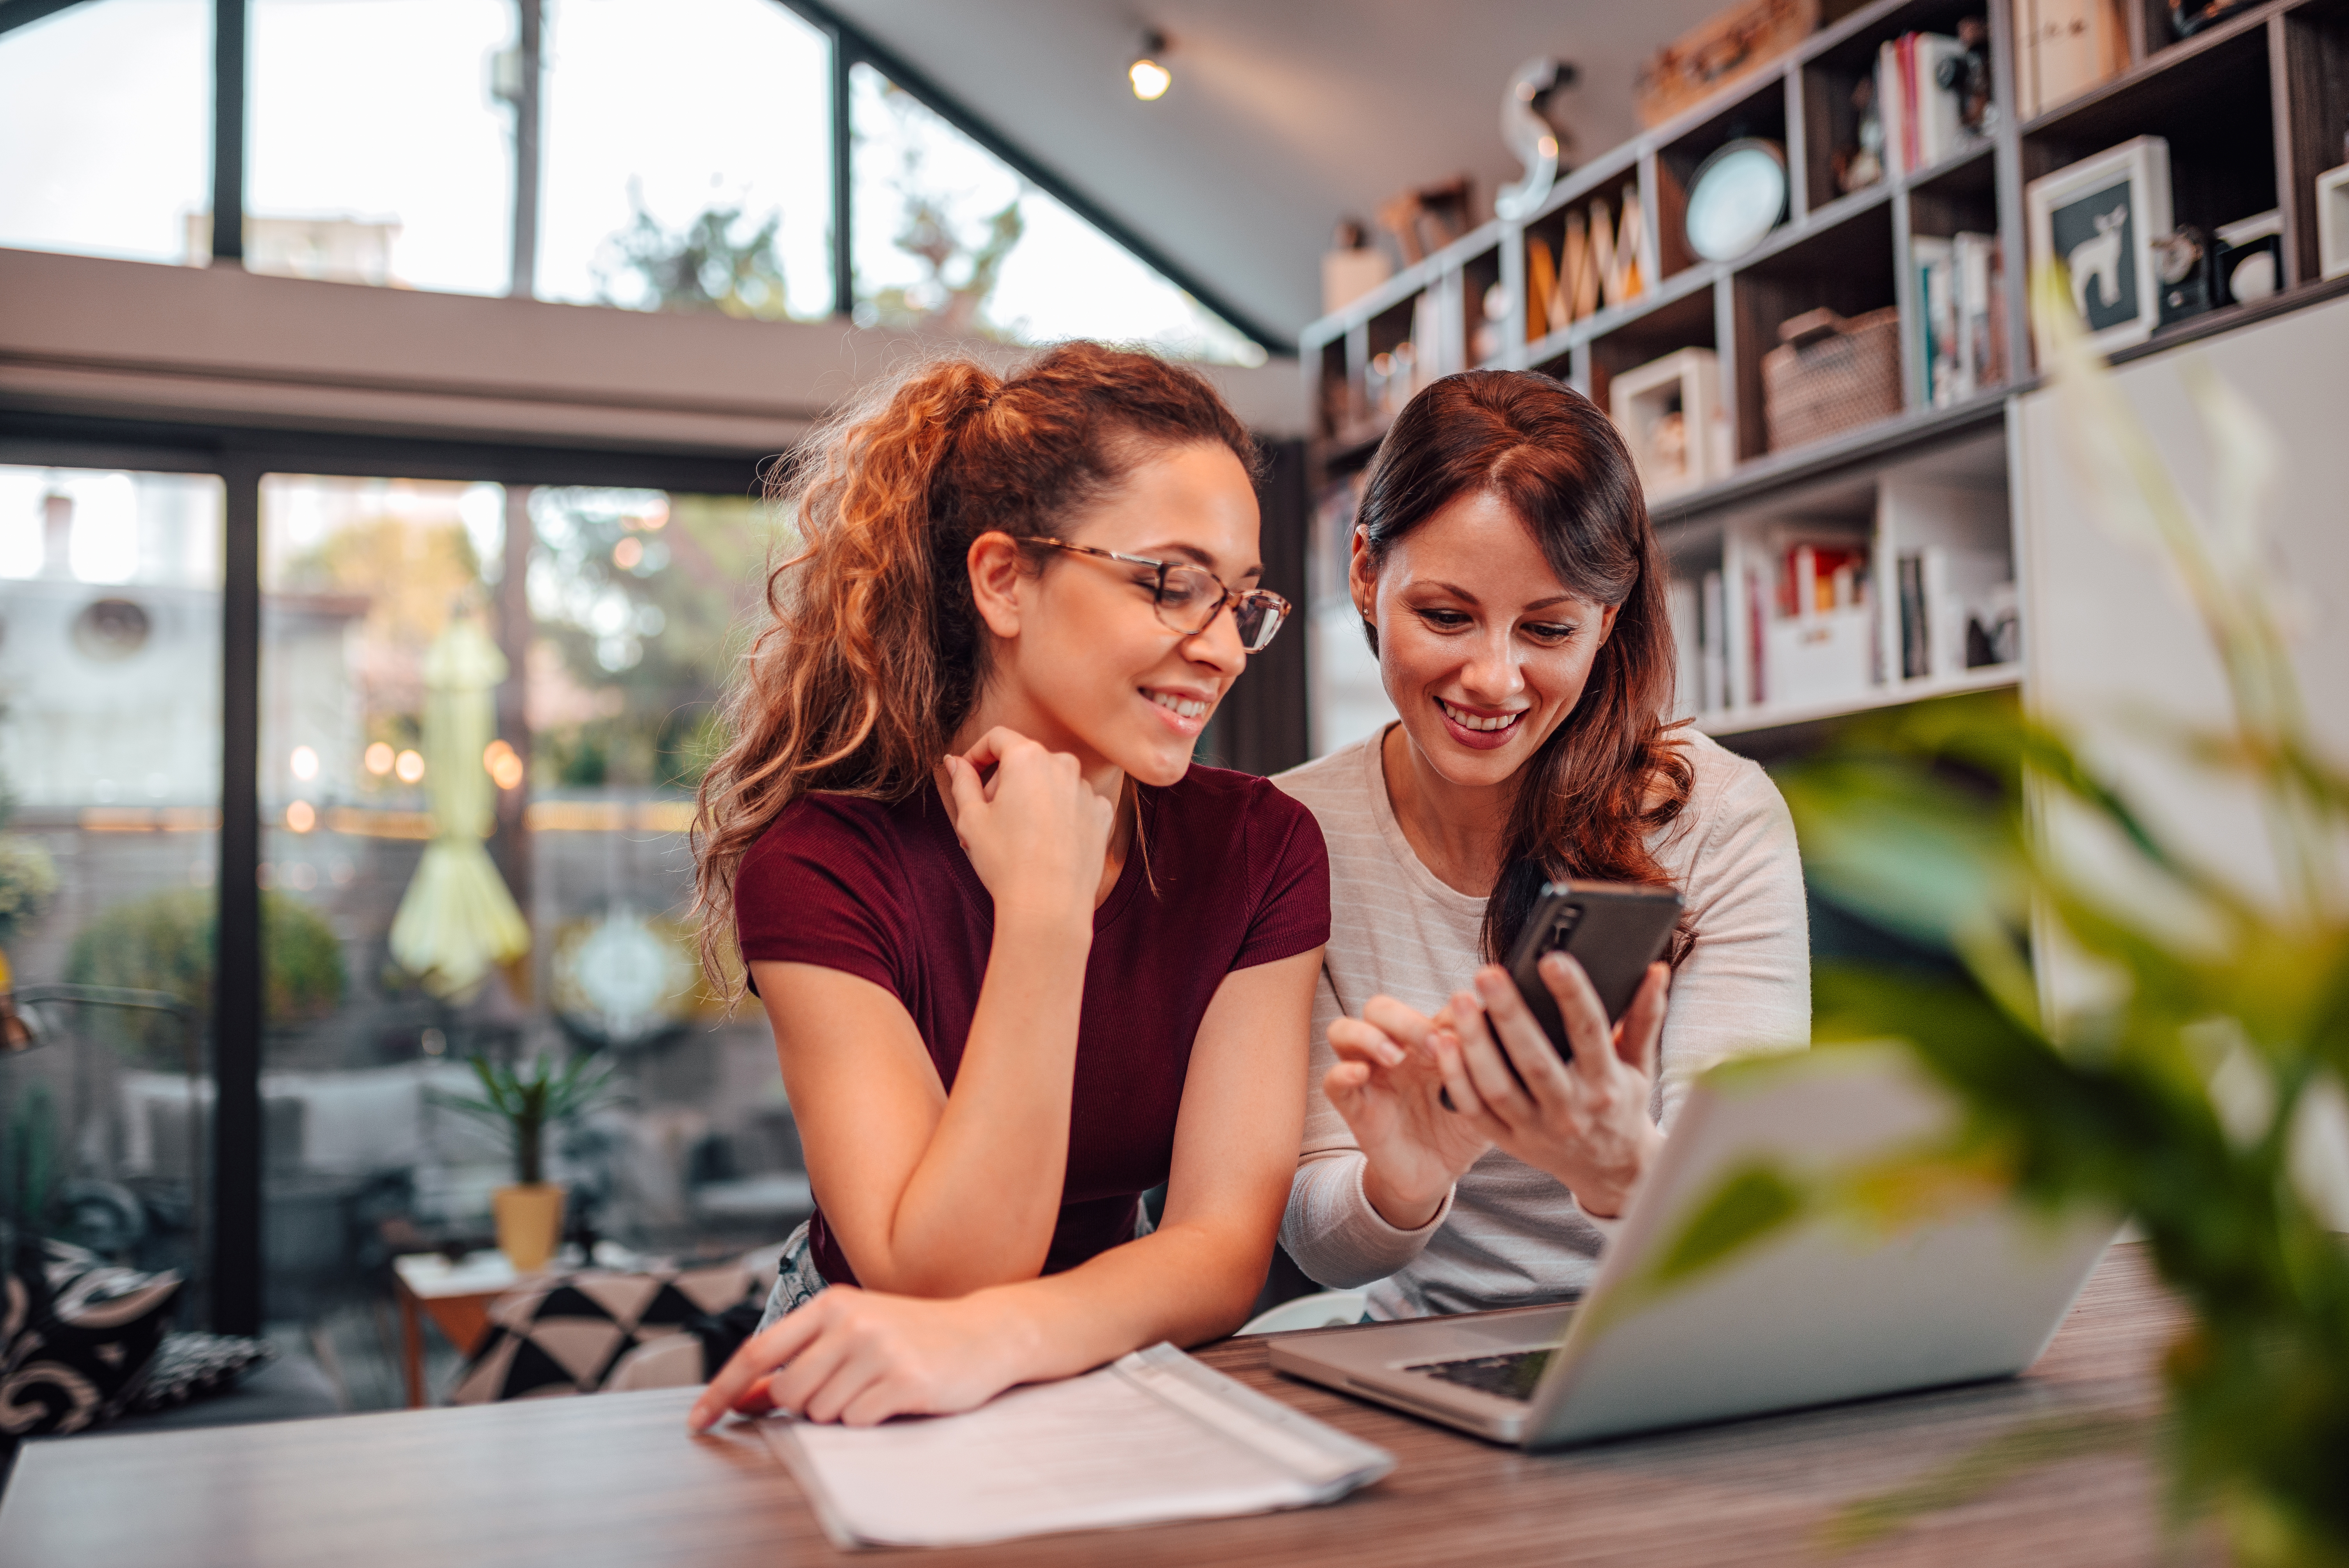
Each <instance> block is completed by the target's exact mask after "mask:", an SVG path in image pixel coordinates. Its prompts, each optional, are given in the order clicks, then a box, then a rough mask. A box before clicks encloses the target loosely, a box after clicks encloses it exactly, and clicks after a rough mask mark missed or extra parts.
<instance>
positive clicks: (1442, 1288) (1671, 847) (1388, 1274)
mask: <svg viewBox="0 0 2349 1568" xmlns="http://www.w3.org/2000/svg"><path fill="white" fill-rule="evenodd" d="M1680 733H1681V734H1682V737H1684V738H1685V740H1684V744H1685V745H1686V746H1687V748H1688V751H1689V758H1690V761H1691V763H1692V768H1693V771H1694V773H1695V782H1694V787H1693V788H1692V790H1691V791H1690V795H1689V800H1688V803H1687V805H1686V806H1684V807H1683V808H1682V810H1681V812H1680V815H1679V816H1678V817H1677V818H1676V819H1675V820H1673V821H1671V822H1670V823H1668V824H1666V825H1665V826H1664V827H1663V828H1662V829H1661V830H1659V831H1658V833H1657V834H1656V836H1655V838H1654V839H1653V840H1651V843H1650V848H1651V851H1653V853H1654V854H1655V856H1656V858H1657V860H1658V861H1660V862H1661V864H1662V866H1663V868H1664V870H1665V871H1666V872H1667V873H1668V874H1669V875H1670V876H1671V878H1672V880H1673V882H1675V883H1676V884H1678V886H1679V888H1680V892H1681V897H1682V901H1683V903H1684V904H1685V906H1686V909H1687V912H1688V915H1689V924H1690V927H1691V929H1692V932H1693V934H1694V938H1695V941H1694V945H1693V946H1692V949H1691V951H1690V953H1689V954H1688V956H1687V957H1686V958H1685V959H1683V960H1682V963H1681V965H1680V967H1679V968H1678V969H1677V970H1676V971H1675V972H1674V974H1673V975H1672V985H1671V1003H1670V1007H1669V1010H1668V1011H1667V1013H1666V1015H1665V1020H1664V1033H1663V1040H1662V1043H1661V1053H1660V1054H1661V1062H1660V1071H1659V1074H1658V1081H1657V1094H1656V1101H1655V1105H1654V1108H1653V1110H1654V1114H1655V1115H1656V1116H1657V1117H1658V1118H1659V1119H1660V1120H1661V1123H1662V1125H1663V1126H1664V1128H1665V1129H1666V1130H1667V1131H1669V1130H1670V1129H1671V1123H1672V1119H1673V1117H1674V1116H1675V1115H1676V1114H1677V1112H1678V1111H1679V1109H1680V1107H1681V1104H1682V1101H1683V1100H1685V1099H1687V1097H1688V1091H1689V1086H1690V1084H1691V1083H1692V1081H1693V1080H1694V1079H1695V1078H1696V1077H1697V1076H1698V1075H1699V1074H1701V1073H1702V1072H1703V1071H1704V1070H1705V1069H1706V1068H1710V1067H1713V1065H1715V1064H1716V1063H1718V1062H1721V1061H1723V1060H1725V1059H1727V1058H1728V1057H1733V1056H1738V1055H1740V1054H1743V1053H1745V1052H1749V1051H1756V1050H1770V1049H1785V1048H1786V1047H1789V1046H1793V1045H1800V1044H1806V1043H1807V1042H1808V1040H1809V1038H1810V1027H1811V967H1810V926H1809V918H1808V913H1807V909H1806V904H1805V903H1804V898H1803V870H1802V862H1801V861H1800V859H1799V858H1798V856H1797V855H1796V852H1795V826H1794V821H1793V820H1792V819H1791V818H1790V817H1789V816H1788V815H1787V812H1786V804H1785V800H1784V799H1781V798H1780V796H1779V794H1778V790H1777V787H1776V786H1775V785H1774V784H1772V783H1771V782H1770V779H1769V777H1768V775H1766V774H1764V772H1763V771H1762V769H1760V768H1759V767H1757V766H1756V765H1755V764H1754V763H1753V762H1752V761H1750V760H1748V759H1746V758H1741V757H1738V756H1736V755H1734V754H1733V753H1731V752H1729V751H1727V750H1724V749H1723V748H1722V747H1720V746H1719V745H1717V744H1715V743H1714V742H1713V740H1711V739H1710V738H1707V737H1704V736H1702V735H1698V734H1695V733H1693V732H1692V731H1689V730H1682V731H1681V732H1680ZM1380 743H1381V737H1379V736H1373V737H1371V738H1370V739H1368V740H1364V741H1361V742H1358V743H1356V744H1355V745H1352V746H1350V747H1347V748H1344V749H1343V750H1340V751H1337V752H1333V753H1331V754H1330V756H1328V757H1324V758H1319V760H1317V761H1313V762H1309V763H1307V764H1306V765H1305V766H1303V767H1301V768H1297V769H1291V770H1289V771H1288V772H1287V773H1283V774H1281V775H1279V776H1278V777H1277V778H1276V779H1274V780H1273V782H1274V783H1275V784H1278V786H1279V787H1280V788H1281V789H1286V790H1287V791H1288V793H1289V794H1290V795H1292V796H1294V797H1296V799H1298V800H1299V801H1301V802H1302V803H1303V804H1304V805H1305V806H1306V808H1307V809H1308V810H1311V811H1312V813H1313V815H1314V816H1315V817H1316V818H1317V819H1318V820H1319V822H1320V824H1321V835H1322V838H1323V839H1324V840H1325V841H1327V842H1328V844H1329V849H1330V945H1329V948H1328V951H1327V954H1326V955H1325V958H1324V961H1323V965H1322V969H1321V978H1320V980H1319V984H1318V985H1317V986H1316V988H1315V993H1314V1002H1313V1057H1312V1069H1311V1071H1312V1086H1311V1098H1310V1099H1309V1104H1308V1109H1307V1111H1306V1118H1305V1142H1304V1148H1303V1150H1302V1152H1301V1154H1300V1156H1299V1161H1298V1167H1297V1177H1296V1181H1295V1183H1294V1184H1293V1185H1292V1186H1291V1188H1290V1190H1289V1196H1288V1213H1287V1215H1286V1216H1285V1218H1284V1219H1283V1221H1282V1223H1281V1230H1280V1239H1281V1244H1282V1245H1283V1246H1285V1247H1286V1248H1288V1253H1289V1255H1290V1256H1291V1257H1293V1258H1295V1259H1296V1260H1297V1263H1298V1264H1299V1267H1301V1268H1302V1269H1304V1271H1305V1272H1306V1273H1307V1274H1309V1275H1311V1276H1312V1277H1313V1278H1314V1279H1316V1280H1319V1281H1320V1282H1321V1283H1322V1284H1325V1285H1329V1286H1331V1287H1334V1288H1338V1289H1355V1288H1359V1287H1361V1286H1364V1285H1368V1286H1370V1312H1371V1316H1373V1317H1381V1318H1393V1317H1418V1316H1423V1315H1429V1314H1433V1313H1447V1312H1477V1311H1483V1310H1485V1309H1487V1308H1491V1307H1501V1306H1520V1305H1526V1304H1528V1303H1532V1302H1539V1301H1555V1300H1557V1299H1558V1298H1560V1297H1562V1296H1567V1295H1573V1294H1576V1293H1578V1292H1579V1291H1580V1290H1582V1289H1583V1288H1585V1287H1586V1286H1587V1285H1588V1283H1589V1281H1590V1277H1591V1274H1592V1273H1593V1271H1594V1270H1595V1269H1596V1267H1597V1263H1598V1257H1599V1247H1600V1244H1601V1242H1602V1240H1603V1237H1602V1233H1601V1229H1600V1227H1599V1225H1596V1224H1594V1223H1593V1222H1592V1221H1591V1218H1590V1216H1588V1215H1587V1214H1585V1213H1584V1212H1582V1211H1581V1209H1580V1207H1579V1206H1578V1204H1577V1203H1576V1202H1575V1201H1574V1196H1573V1194H1572V1193H1571V1192H1569V1191H1567V1189H1566V1187H1565V1185H1564V1184H1563V1183H1561V1182H1560V1181H1558V1180H1557V1178H1556V1177H1554V1176H1551V1175H1549V1174H1548V1173H1547V1172H1546V1171H1537V1170H1536V1169H1534V1168H1533V1167H1532V1166H1530V1165H1527V1164H1526V1163H1525V1162H1524V1161H1520V1160H1518V1159H1516V1157H1515V1156H1513V1155H1509V1154H1505V1153H1503V1152H1502V1151H1501V1150H1498V1149H1494V1150H1487V1151H1486V1152H1485V1156H1484V1158H1483V1159H1481V1160H1479V1161H1476V1163H1475V1165H1474V1166H1472V1167H1471V1168H1470V1169H1469V1170H1468V1171H1467V1172H1466V1174H1464V1175H1463V1176H1462V1177H1461V1178H1460V1180H1459V1181H1457V1182H1456V1183H1455V1184H1454V1187H1453V1190H1452V1193H1451V1195H1450V1196H1449V1197H1448V1198H1446V1199H1445V1200H1444V1205H1443V1207H1442V1208H1441V1209H1439V1210H1438V1211H1437V1212H1436V1214H1435V1217H1434V1218H1433V1219H1432V1220H1430V1221H1429V1222H1427V1223H1426V1224H1425V1225H1423V1226H1422V1227H1420V1228H1419V1229H1418V1230H1415V1231H1401V1230H1397V1229H1396V1228H1395V1227H1393V1226H1392V1225H1390V1224H1388V1223H1387V1222H1386V1221H1385V1220H1384V1219H1383V1218H1381V1215H1380V1214H1379V1212H1378V1211H1377V1210H1376V1209H1374V1208H1372V1207H1371V1202H1370V1200H1369V1199H1368V1198H1366V1197H1365V1196H1363V1192H1362V1168H1363V1165H1364V1163H1365V1161H1364V1159H1363V1156H1362V1153H1361V1149H1360V1147H1359V1146H1358V1145H1357V1144H1356V1143H1355V1141H1354V1137H1353V1133H1352V1132H1351V1131H1350V1130H1349V1129H1348V1128H1347V1126H1346V1123H1345V1119H1343V1118H1342V1117H1340V1115H1339V1114H1338V1112H1337V1110H1336V1109H1335V1108H1333V1107H1332V1106H1331V1105H1330V1100H1329V1098H1328V1097H1327V1096H1326V1095H1324V1094H1323V1093H1322V1091H1321V1080H1322V1078H1323V1077H1324V1076H1325V1075H1326V1074H1327V1073H1328V1072H1329V1070H1330V1068H1331V1066H1332V1065H1334V1063H1335V1062H1336V1059H1337V1058H1336V1057H1335V1056H1334V1055H1333V1054H1332V1053H1331V1051H1330V1039H1329V1034H1330V1021H1331V1020H1332V1019H1335V1018H1338V1017H1340V1016H1346V1017H1360V1016H1361V1011H1362V1005H1363V1004H1364V1003H1365V1002H1367V1001H1369V1000H1370V999H1371V997H1372V996H1375V995H1389V996H1392V997H1395V998H1396V999H1397V1000H1399V1001H1402V1002H1403V1003H1404V1004H1406V1005H1408V1006H1412V1007H1415V1008H1417V1009H1418V1010H1419V1011H1420V1012H1422V1013H1425V1014H1429V1015H1433V1013H1434V1012H1435V1011H1436V1010H1437V1009H1438V1008H1440V1007H1442V1006H1444V1001H1445V1000H1446V998H1448V997H1449V996H1450V995H1452V993H1453V992H1454V991H1456V990H1458V989H1460V988H1461V987H1463V986H1464V985H1467V984H1468V982H1469V979H1470V977H1471V976H1472V975H1474V974H1475V970H1476V967H1477V965H1479V964H1480V963H1481V962H1482V961H1483V960H1482V956H1481V951H1480V947H1479V942H1480V937H1481V934H1482V930H1483V926H1484V920H1485V900H1483V899H1481V898H1475V897H1472V896H1470V895H1469V894H1467V893H1464V892H1458V891H1456V890H1454V889H1453V888H1450V887H1447V886H1446V885H1444V882H1441V881H1439V880H1437V878H1436V876H1435V874H1434V873H1433V872H1431V871H1429V870H1428V869H1427V867H1426V865H1425V864H1424V863H1423V862H1422V861H1421V860H1420V858H1419V856H1418V855H1417V854H1416V853H1414V852H1413V850H1412V847H1411V844H1410V842H1409V841H1407V840H1406V839H1405V838H1404V837H1403V833H1402V827H1401V825H1400V824H1398V823H1397V822H1396V820H1395V814H1394V806H1393V804H1392V801H1390V800H1389V799H1388V798H1387V789H1386V779H1385V774H1384V771H1383V769H1381V764H1380Z"/></svg>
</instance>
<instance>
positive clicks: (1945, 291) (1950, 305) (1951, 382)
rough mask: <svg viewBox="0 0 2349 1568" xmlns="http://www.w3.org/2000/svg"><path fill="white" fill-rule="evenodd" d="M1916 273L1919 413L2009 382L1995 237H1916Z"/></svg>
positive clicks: (2001, 266) (1912, 246)
mask: <svg viewBox="0 0 2349 1568" xmlns="http://www.w3.org/2000/svg"><path fill="white" fill-rule="evenodd" d="M1909 262H1910V264H1911V265H1912V266H1913V267H1914V268H1915V269H1916V273H1917V304H1918V310H1917V315H1916V323H1917V325H1916V327H1915V329H1914V330H1915V331H1916V333H1917V335H1918V342H1917V354H1916V357H1915V361H1914V363H1915V365H1916V366H1917V378H1918V387H1917V396H1916V403H1917V406H1918V407H1930V408H1940V407H1948V406H1949V405H1950V404H1952V403H1958V402H1962V401H1964V400H1965V399H1966V398H1968V397H1972V396H1973V395H1974V394H1975V393H1977V392H1982V391H1987V390H1988V389H1989V388H1991V387H1998V386H2002V385H2003V384H2004V383H2005V381H2006V292H2005V286H2004V279H2005V273H2006V268H2005V263H2004V262H2003V261H2002V259H2001V257H2000V254H1999V248H1998V236H1997V235H1995V234H1952V235H1951V236H1950V237H1949V238H1947V239H1942V238H1940V237H1939V236H1937V235H1930V234H1920V235H1918V236H1917V237H1915V238H1914V239H1912V240H1910V241H1909Z"/></svg>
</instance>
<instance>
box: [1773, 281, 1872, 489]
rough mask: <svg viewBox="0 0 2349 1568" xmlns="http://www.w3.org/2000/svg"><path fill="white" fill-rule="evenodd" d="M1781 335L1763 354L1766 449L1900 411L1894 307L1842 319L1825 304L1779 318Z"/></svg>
mask: <svg viewBox="0 0 2349 1568" xmlns="http://www.w3.org/2000/svg"><path fill="white" fill-rule="evenodd" d="M1778 335H1779V336H1780V337H1782V338H1784V339H1785V342H1783V343H1781V344H1780V345H1779V346H1777V347H1775V348H1774V349H1772V350H1771V351H1770V352H1769V353H1767V354H1765V355H1764V356H1762V417H1763V421H1764V427H1765V428H1767V429H1768V431H1769V436H1770V449H1771V450H1772V451H1774V452H1782V451H1785V449H1787V448H1789V447H1799V446H1802V445H1804V444H1805V443H1806V442H1810V441H1816V440H1821V439H1824V438H1826V437H1828V436H1832V435H1835V434H1837V432H1839V431H1843V430H1848V429H1852V428H1855V427H1857V426H1860V425H1866V424H1870V423H1873V422H1874V421H1876V420H1878V419H1885V418H1891V417H1892V416H1893V415H1895V414H1898V413H1899V412H1900V312H1899V308H1898V307H1897V306H1893V305H1887V306H1885V308H1884V309H1882V310H1876V311H1870V312H1868V314H1867V315H1859V316H1854V317H1852V318H1851V319H1850V320H1848V321H1847V320H1845V319H1844V318H1843V317H1842V316H1839V315H1836V314H1835V312H1833V311H1831V310H1814V311H1806V312H1805V313H1804V314H1803V315H1798V316H1795V317H1794V318H1793V319H1792V320H1790V321H1787V322H1785V323H1783V324H1782V325H1780V326H1779V328H1778Z"/></svg>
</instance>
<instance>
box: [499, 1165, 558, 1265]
mask: <svg viewBox="0 0 2349 1568" xmlns="http://www.w3.org/2000/svg"><path fill="white" fill-rule="evenodd" d="M490 1212H491V1213H492V1214H494V1215H495V1216H496V1217H497V1222H498V1251H500V1252H502V1253H505V1255H506V1261H507V1262H508V1263H510V1264H513V1267H514V1273H516V1274H535V1273H537V1272H538V1271H539V1270H540V1269H543V1268H544V1267H545V1266H546V1260H547V1259H549V1258H551V1257H553V1256H554V1250H555V1248H557V1247H558V1246H560V1245H561V1244H562V1243H563V1188H562V1186H561V1185H560V1184H559V1183H557V1182H554V1181H533V1182H530V1183H527V1184H524V1185H516V1186H512V1187H501V1188H499V1189H498V1190H497V1191H494V1192H492V1193H491V1194H490Z"/></svg>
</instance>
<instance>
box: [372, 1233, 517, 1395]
mask: <svg viewBox="0 0 2349 1568" xmlns="http://www.w3.org/2000/svg"><path fill="white" fill-rule="evenodd" d="M391 1277H392V1281H393V1294H394V1295H397V1296H398V1298H399V1349H400V1357H399V1359H400V1370H401V1371H402V1373H403V1374H405V1376H406V1377H407V1381H408V1406H409V1408H410V1409H412V1410H420V1409H422V1408H424V1407H425V1406H426V1405H428V1404H429V1403H430V1402H431V1401H430V1400H429V1398H427V1397H426V1394H425V1390H424V1319H425V1317H427V1316H429V1317H430V1318H431V1319H432V1321H433V1323H434V1325H435V1326H438V1327H439V1328H440V1332H441V1333H442V1334H445V1335H447V1336H449V1343H450V1344H451V1345H453V1346H456V1347H457V1351H458V1354H460V1355H462V1356H471V1355H472V1354H473V1352H474V1351H476V1350H479V1349H480V1348H481V1341H483V1340H484V1339H487V1338H488V1337H489V1335H490V1303H491V1302H492V1301H493V1300H495V1299H496V1298H497V1297H498V1296H499V1295H502V1294H503V1293H504V1292H506V1291H508V1290H511V1289H512V1288H513V1284H514V1282H515V1280H516V1279H518V1278H519V1277H520V1276H519V1275H517V1274H515V1273H514V1267H513V1264H510V1263H508V1262H507V1261H506V1255H505V1253H501V1252H497V1251H494V1250H492V1251H486V1252H478V1253H468V1254H467V1255H466V1256H465V1257H463V1258H462V1259H460V1260H459V1261H458V1262H456V1263H450V1261H449V1260H448V1259H447V1258H445V1257H443V1256H441V1255H440V1253H409V1254H407V1255H405V1256H402V1257H397V1258H394V1259H392V1260H391Z"/></svg>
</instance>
